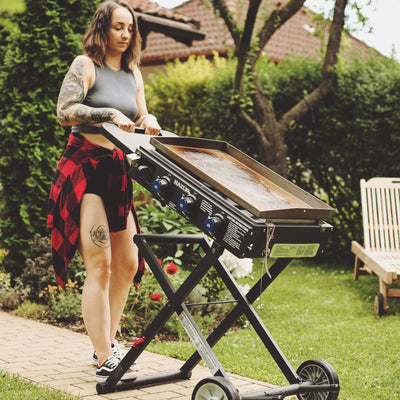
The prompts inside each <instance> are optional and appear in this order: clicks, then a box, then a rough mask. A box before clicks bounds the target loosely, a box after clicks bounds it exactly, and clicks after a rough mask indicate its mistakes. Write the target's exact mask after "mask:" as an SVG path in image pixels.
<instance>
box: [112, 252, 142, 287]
mask: <svg viewBox="0 0 400 400" xmlns="http://www.w3.org/2000/svg"><path fill="white" fill-rule="evenodd" d="M137 270H138V259H137V258H127V259H124V260H120V261H119V262H116V263H115V264H114V263H113V265H112V267H111V273H112V274H116V275H118V277H119V278H120V279H123V280H129V282H130V281H132V279H133V278H134V276H135V275H136V272H137Z"/></svg>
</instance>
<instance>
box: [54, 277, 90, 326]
mask: <svg viewBox="0 0 400 400" xmlns="http://www.w3.org/2000/svg"><path fill="white" fill-rule="evenodd" d="M46 297H47V298H48V304H49V307H50V310H51V314H52V317H53V318H54V319H55V320H56V321H69V322H73V321H76V320H77V319H79V318H80V317H81V314H82V295H81V293H80V292H79V286H78V285H77V283H76V282H71V281H68V282H67V284H66V287H65V290H63V289H61V288H59V287H56V286H49V287H47V295H46Z"/></svg>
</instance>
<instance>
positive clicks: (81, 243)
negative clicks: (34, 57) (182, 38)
mask: <svg viewBox="0 0 400 400" xmlns="http://www.w3.org/2000/svg"><path fill="white" fill-rule="evenodd" d="M83 46H84V50H85V52H86V54H85V55H81V56H78V57H77V58H76V59H75V60H74V61H73V62H72V64H71V66H70V69H69V71H68V73H67V74H66V76H65V78H64V81H63V83H62V86H61V90H60V94H59V99H58V104H57V117H58V120H59V122H60V124H61V125H62V126H72V133H71V135H70V138H69V142H68V145H67V148H66V150H65V152H64V154H63V157H62V158H61V160H60V161H59V163H58V165H57V172H56V175H55V178H54V181H53V184H52V188H51V192H50V211H49V218H48V227H49V228H50V229H52V247H53V264H54V269H55V272H56V276H57V280H58V282H59V283H60V285H61V286H64V285H65V279H66V269H67V265H68V263H69V262H70V260H71V259H72V257H73V255H74V253H75V251H76V249H78V251H79V253H80V255H81V257H82V259H83V261H84V264H85V268H86V279H85V283H84V286H83V292H82V314H83V319H84V322H85V326H86V329H87V332H88V334H89V337H90V339H91V341H92V344H93V347H94V349H95V353H94V360H95V361H96V364H97V370H96V379H97V380H98V381H99V382H102V381H104V380H106V379H107V377H108V376H109V374H110V373H111V372H112V371H113V370H114V369H115V368H116V366H117V365H118V363H119V361H120V359H121V358H122V357H123V355H124V354H123V353H122V352H121V349H120V348H119V346H118V343H117V342H116V341H115V336H116V332H117V328H118V324H119V322H120V318H121V315H122V312H123V309H124V306H125V302H126V299H127V296H128V292H129V288H130V284H131V282H132V280H133V278H135V285H137V284H138V283H139V281H140V278H141V275H142V272H143V265H142V264H141V265H139V266H138V264H139V261H138V250H137V248H136V246H135V244H134V243H133V236H134V235H135V233H137V232H138V230H139V225H138V222H137V218H136V213H135V209H134V204H133V198H132V182H131V180H130V179H129V178H127V175H126V169H127V162H126V160H125V157H124V155H123V153H122V152H121V151H120V150H118V149H116V148H115V147H114V145H113V144H112V143H111V142H110V141H108V140H107V139H106V138H105V137H104V136H103V135H101V133H100V131H99V125H101V123H103V122H112V123H114V124H116V125H117V126H118V127H120V128H121V129H124V130H125V131H128V132H133V131H134V128H135V126H140V127H142V128H145V133H146V134H149V135H158V134H159V133H160V126H159V124H158V123H157V120H156V118H155V117H154V116H153V115H151V114H149V113H148V112H147V107H146V102H145V96H144V87H143V80H142V76H141V73H140V71H139V69H138V67H137V66H138V62H139V57H140V48H141V38H140V35H139V31H138V26H137V20H136V17H135V15H134V12H133V9H132V7H131V6H130V5H129V4H128V3H126V2H125V1H124V0H114V1H112V0H107V1H105V2H103V3H102V4H101V5H100V6H99V7H98V9H97V11H96V13H95V15H94V16H93V19H92V21H91V23H90V25H89V28H88V30H87V32H86V35H85V37H84V39H83ZM138 267H139V270H138ZM137 370H138V368H137V366H136V365H133V366H131V368H130V369H129V370H128V371H127V372H126V373H125V375H124V376H123V377H122V379H133V378H136V377H137V374H138V371H137Z"/></svg>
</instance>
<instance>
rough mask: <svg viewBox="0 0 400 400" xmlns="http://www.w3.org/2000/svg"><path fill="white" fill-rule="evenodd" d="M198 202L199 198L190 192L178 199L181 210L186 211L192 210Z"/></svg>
mask: <svg viewBox="0 0 400 400" xmlns="http://www.w3.org/2000/svg"><path fill="white" fill-rule="evenodd" d="M196 204H197V199H196V197H194V196H193V195H191V194H189V195H187V196H183V197H181V198H180V199H179V200H178V203H177V207H178V210H179V211H180V212H183V211H186V212H190V211H192V210H193V208H194V207H195V206H196Z"/></svg>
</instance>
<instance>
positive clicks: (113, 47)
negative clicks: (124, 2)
mask: <svg viewBox="0 0 400 400" xmlns="http://www.w3.org/2000/svg"><path fill="white" fill-rule="evenodd" d="M132 36H133V17H132V14H131V13H130V12H129V11H128V10H127V9H126V8H125V7H117V8H115V9H114V10H113V12H112V14H111V26H110V30H109V32H108V43H107V51H108V52H111V53H114V54H115V53H120V54H122V53H123V52H124V51H125V50H126V49H127V48H128V46H129V44H130V42H131V40H132Z"/></svg>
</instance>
